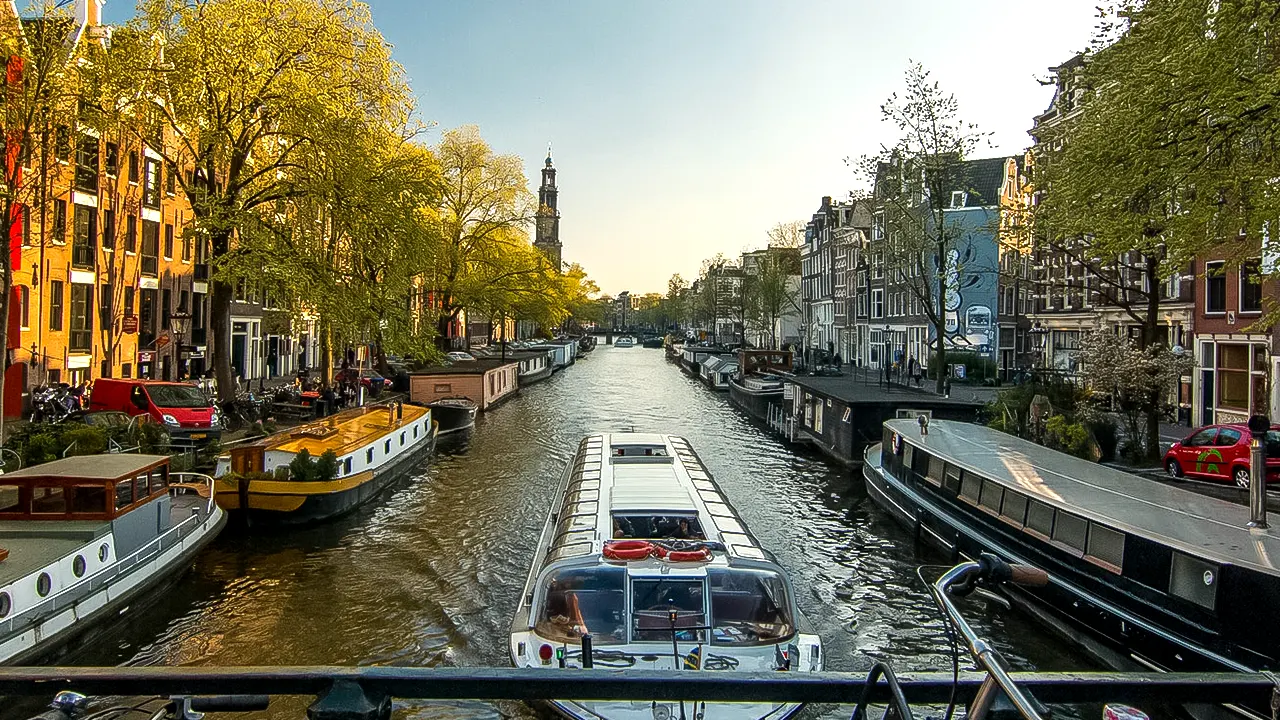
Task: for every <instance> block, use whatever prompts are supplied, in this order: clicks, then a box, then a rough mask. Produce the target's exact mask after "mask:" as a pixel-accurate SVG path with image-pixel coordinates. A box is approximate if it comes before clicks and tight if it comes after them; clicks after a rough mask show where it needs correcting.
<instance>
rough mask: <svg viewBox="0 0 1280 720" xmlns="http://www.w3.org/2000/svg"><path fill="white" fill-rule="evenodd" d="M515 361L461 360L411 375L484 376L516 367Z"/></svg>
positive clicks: (415, 371) (416, 371) (495, 359)
mask: <svg viewBox="0 0 1280 720" xmlns="http://www.w3.org/2000/svg"><path fill="white" fill-rule="evenodd" d="M515 364H516V363H515V361H514V360H512V359H511V358H510V357H508V358H507V360H506V361H505V362H504V361H503V360H502V359H501V358H477V359H475V360H459V361H458V362H456V363H454V364H453V365H441V366H438V367H429V368H423V369H421V370H414V371H413V372H411V373H409V374H410V375H483V374H484V373H486V372H488V371H490V370H493V369H494V368H500V367H502V366H504V365H515Z"/></svg>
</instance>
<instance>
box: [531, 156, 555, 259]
mask: <svg viewBox="0 0 1280 720" xmlns="http://www.w3.org/2000/svg"><path fill="white" fill-rule="evenodd" d="M533 246H534V247H536V248H538V249H539V250H541V251H542V252H543V254H545V255H546V256H547V259H548V260H550V261H551V266H552V267H554V268H555V269H556V272H560V271H561V264H560V263H561V257H560V211H559V210H557V209H556V169H555V166H554V165H552V164H551V146H547V162H546V164H545V165H544V166H543V168H542V186H541V187H539V188H538V215H537V221H536V234H535V236H534V240H533Z"/></svg>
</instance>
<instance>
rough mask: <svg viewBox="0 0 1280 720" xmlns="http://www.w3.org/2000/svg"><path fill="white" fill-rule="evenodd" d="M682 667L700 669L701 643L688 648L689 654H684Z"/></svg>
mask: <svg viewBox="0 0 1280 720" xmlns="http://www.w3.org/2000/svg"><path fill="white" fill-rule="evenodd" d="M684 669H685V670H701V669H702V646H701V645H699V646H698V647H696V648H694V649H692V650H690V651H689V654H688V655H685V656H684Z"/></svg>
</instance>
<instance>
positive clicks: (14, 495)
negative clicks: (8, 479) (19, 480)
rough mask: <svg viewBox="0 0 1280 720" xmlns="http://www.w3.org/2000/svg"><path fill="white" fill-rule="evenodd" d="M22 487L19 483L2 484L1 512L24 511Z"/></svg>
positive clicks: (0, 487) (0, 494) (0, 493)
mask: <svg viewBox="0 0 1280 720" xmlns="http://www.w3.org/2000/svg"><path fill="white" fill-rule="evenodd" d="M21 498H22V488H20V487H18V486H17V485H0V512H22V508H21V507H20V505H21V502H22V500H21Z"/></svg>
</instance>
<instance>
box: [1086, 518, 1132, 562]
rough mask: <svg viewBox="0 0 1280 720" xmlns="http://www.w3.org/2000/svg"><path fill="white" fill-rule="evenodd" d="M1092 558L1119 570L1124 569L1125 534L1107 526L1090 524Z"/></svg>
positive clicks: (1090, 554) (1090, 552)
mask: <svg viewBox="0 0 1280 720" xmlns="http://www.w3.org/2000/svg"><path fill="white" fill-rule="evenodd" d="M1087 553H1088V554H1089V556H1090V557H1094V558H1097V559H1098V560H1101V561H1103V562H1105V563H1108V564H1110V565H1114V566H1115V567H1116V568H1117V569H1118V568H1121V567H1124V533H1122V532H1120V531H1118V530H1112V529H1111V528H1109V527H1107V526H1105V525H1099V524H1098V523H1092V522H1091V523H1089V549H1088V551H1087Z"/></svg>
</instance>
